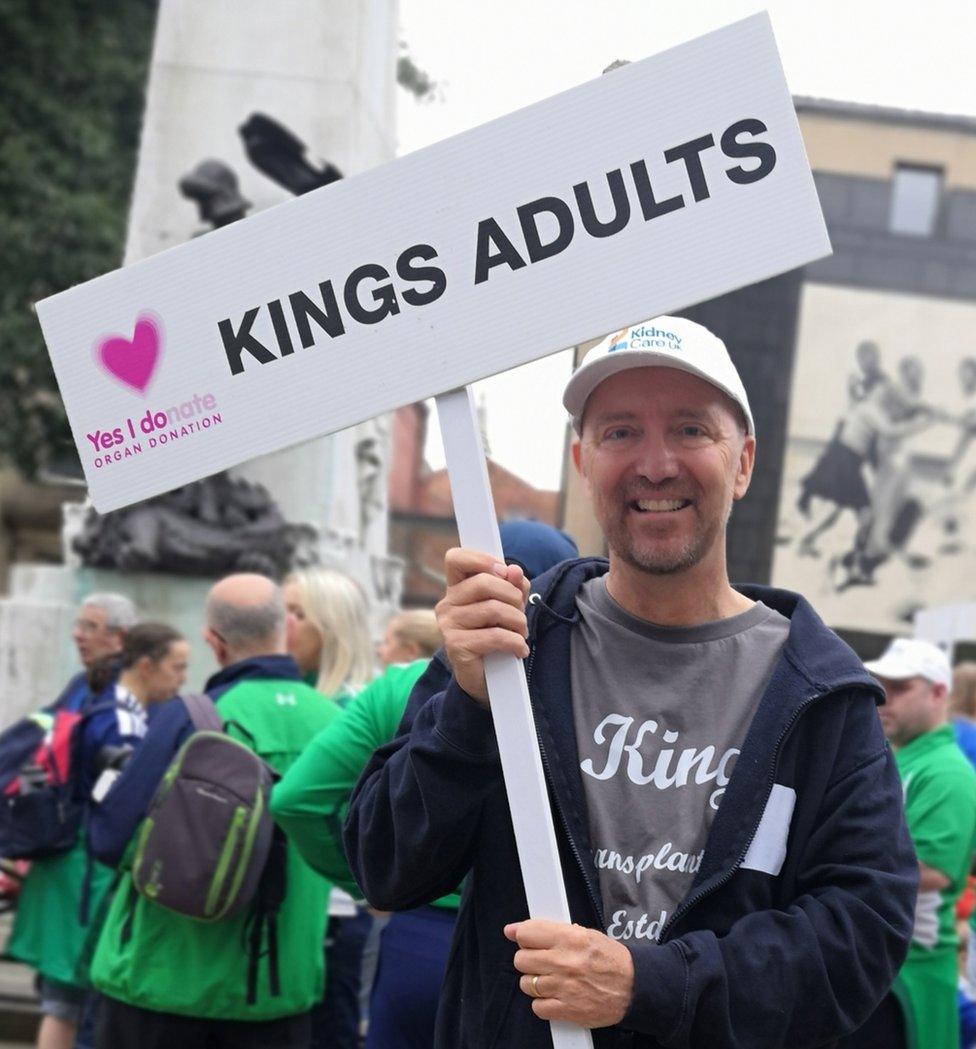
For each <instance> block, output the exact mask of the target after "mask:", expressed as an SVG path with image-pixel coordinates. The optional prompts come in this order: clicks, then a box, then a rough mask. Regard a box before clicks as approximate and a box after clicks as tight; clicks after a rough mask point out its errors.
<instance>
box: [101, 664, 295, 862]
mask: <svg viewBox="0 0 976 1049" xmlns="http://www.w3.org/2000/svg"><path fill="white" fill-rule="evenodd" d="M255 678H258V679H260V678H268V679H273V680H276V681H298V680H299V679H300V675H299V673H298V666H297V665H296V663H295V661H294V660H293V659H292V658H291V656H255V657H254V658H252V659H242V660H240V661H239V662H237V663H231V664H230V666H226V667H223V668H222V669H221V670H218V671H217V673H216V674H213V675H212V676H211V677H210V679H209V680H208V681H207V683H206V685H205V686H204V691H205V692H206V693H207V695H208V696H209V697H210V698H211V699H212V700H214V701H216V700H218V699H220V697H221V696H222V695H223V694H224V693H225V692H226V691H227V690H228V689H229V688H232V687H233V686H234V685H236V684H238V683H239V682H241V681H250V680H253V679H255ZM150 709H151V710H152V708H150ZM192 733H193V722H192V721H190V715H189V714H188V713H187V710H186V706H185V705H184V704H183V703H181V702H180V701H179V700H178V699H170V700H168V701H167V702H166V703H164V704H163V705H162V706H160V707H158V708H156V709H155V710H152V717H151V718H150V720H149V731H148V732H147V733H146V735H145V738H144V739H143V740H142V743H141V744H140V745H139V747H138V749H137V750H136V753H135V754H133V756H132V758H131V760H130V761H129V763H128V765H126V767H125V769H124V770H123V772H122V775H121V776H119V778H118V779H117V780H116V781H115V782H114V783H113V784H112V789H111V790H110V791H109V792H108V794H106V795H105V797H104V799H103V800H102V802H101V804H100V805H96V806H95V807H94V809H93V810H92V818H91V822H90V824H89V827H88V847H89V850H90V851H91V853H92V855H93V856H94V857H95V858H96V859H98V860H101V862H102V863H105V864H108V866H110V867H117V866H118V865H119V864H120V863H121V862H122V857H123V856H124V855H125V850H126V848H127V846H128V844H129V841H130V839H131V838H132V835H133V834H135V832H136V828H137V827H138V826H139V824H140V823H141V822H142V819H143V817H144V816H145V815H146V813H147V812H148V811H149V806H150V804H151V803H152V799H153V797H154V796H155V794H156V788H157V787H158V786H159V784H160V782H161V781H162V779H163V776H165V775H166V770H167V769H168V768H169V766H170V763H171V762H172V760H173V758H174V757H175V756H176V752H177V751H178V750H179V749H180V747H181V746H182V745H183V744H184V743H185V742H186V740H187V739H188V738H189V737H190V736H191V735H192Z"/></svg>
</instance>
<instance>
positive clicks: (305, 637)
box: [282, 568, 375, 706]
mask: <svg viewBox="0 0 976 1049" xmlns="http://www.w3.org/2000/svg"><path fill="white" fill-rule="evenodd" d="M282 591H283V593H284V597H285V608H286V609H287V610H288V614H289V616H290V617H291V619H292V620H293V622H292V626H291V630H290V631H289V640H288V651H289V653H290V654H291V655H292V657H293V658H294V660H295V662H296V663H297V664H298V669H299V671H300V672H301V674H302V676H303V677H304V679H305V681H306V682H308V684H310V685H313V686H314V687H315V688H316V689H317V690H318V691H319V692H321V693H322V695H324V696H328V697H329V698H330V699H334V700H335V701H336V702H337V703H339V705H340V706H344V705H345V703H346V702H348V700H350V699H351V698H352V697H353V696H354V695H356V693H357V692H359V691H361V690H362V689H363V688H365V687H366V685H367V684H369V682H370V681H371V680H372V679H373V677H374V676H375V663H374V657H373V642H372V640H371V638H370V635H369V622H368V616H367V605H366V596H365V594H364V593H363V591H362V588H361V587H360V586H359V584H358V583H357V582H356V581H355V580H354V579H352V578H350V577H349V576H347V575H346V574H345V573H344V572H339V571H336V570H335V569H332V568H308V569H303V570H302V571H300V572H294V573H292V575H290V576H288V578H287V579H286V580H285V582H284V585H283V587H282Z"/></svg>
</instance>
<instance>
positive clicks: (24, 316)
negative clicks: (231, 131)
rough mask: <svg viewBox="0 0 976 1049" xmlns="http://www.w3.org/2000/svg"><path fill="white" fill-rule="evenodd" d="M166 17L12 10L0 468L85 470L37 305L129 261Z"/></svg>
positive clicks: (124, 9)
mask: <svg viewBox="0 0 976 1049" xmlns="http://www.w3.org/2000/svg"><path fill="white" fill-rule="evenodd" d="M155 14H156V4H155V0H0V459H5V460H7V461H9V462H11V463H12V464H13V465H15V466H16V467H18V468H19V469H20V470H22V471H23V472H24V473H25V474H28V475H31V474H33V473H35V472H36V471H37V470H38V469H40V468H41V467H43V466H45V465H48V464H52V463H57V464H59V465H63V464H65V463H74V464H77V458H76V455H75V452H74V447H73V443H72V441H71V437H70V432H69V430H68V425H67V420H66V418H65V415H64V409H63V407H62V404H61V397H60V395H59V393H58V389H57V385H56V383H55V380H54V374H53V372H52V369H51V365H50V361H49V359H48V355H47V351H46V349H45V347H44V341H43V339H42V337H41V330H40V326H39V324H38V322H37V318H36V316H35V315H34V311H33V306H32V304H33V303H34V302H36V301H37V300H38V299H43V298H44V297H45V296H47V295H51V294H53V293H54V292H57V291H62V290H64V289H65V288H69V287H71V286H72V285H74V284H78V283H80V282H81V281H84V280H87V279H89V278H90V277H95V276H97V275H98V274H100V273H104V272H106V271H107V270H111V269H114V268H116V267H117V266H119V265H120V263H121V261H122V249H123V244H124V237H125V226H126V218H127V213H128V205H129V196H130V193H131V189H132V181H133V176H134V174H135V161H136V150H137V147H138V141H139V128H140V124H141V121H142V111H143V102H144V95H145V84H146V78H147V73H148V66H149V53H150V48H151V44H152V31H153V26H154V23H155ZM80 352H84V347H82V348H80Z"/></svg>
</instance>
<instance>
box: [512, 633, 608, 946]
mask: <svg viewBox="0 0 976 1049" xmlns="http://www.w3.org/2000/svg"><path fill="white" fill-rule="evenodd" d="M534 662H535V646H533V647H532V650H531V652H530V653H529V661H528V663H527V664H526V667H525V681H526V685H530V682H531V681H532V664H533V663H534ZM529 703H530V704H531V703H532V692H531V687H530V691H529ZM533 720H534V713H533ZM535 738H536V741H537V742H538V744H539V755H540V757H541V758H542V770H543V772H544V773H545V777H546V782H547V783H548V784H549V786H550V788H551V793H552V800H553V803H554V806H553V807H554V808H555V810H556V814H557V815H558V816H559V822H560V824H561V825H562V828H563V834H564V835H565V836H566V841H567V842H568V843H569V847H570V849H571V850H572V853H573V857H574V858H575V860H576V863H577V866H578V867H579V869H580V873H581V874H582V875H583V884H584V885H585V886H586V894H587V896H589V898H590V902H591V903H592V904H593V907H594V909H595V911H596V915H597V917H598V918H599V920H600V928H601V929H602V928H603V903H602V902H601V901H600V900H598V899H597V898H596V896H595V895H594V893H593V889H592V888H591V886H590V879H589V878H587V876H586V867H585V866H584V864H583V857H582V855H581V854H580V851H579V848H578V846H577V844H576V839H575V838H574V837H573V835H572V832H571V831H570V829H569V821H568V820H567V819H566V814H565V813H564V812H563V807H562V803H561V802H560V800H559V792H558V791H557V790H556V785H555V783H554V782H553V777H552V767H551V766H550V764H549V755H548V754H547V753H546V746H545V744H544V743H543V742H542V737H541V736H540V735H539V729H538V728H536V731H535Z"/></svg>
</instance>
